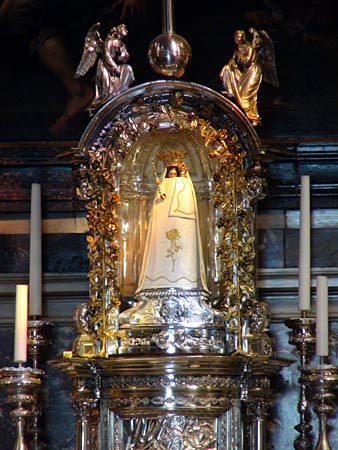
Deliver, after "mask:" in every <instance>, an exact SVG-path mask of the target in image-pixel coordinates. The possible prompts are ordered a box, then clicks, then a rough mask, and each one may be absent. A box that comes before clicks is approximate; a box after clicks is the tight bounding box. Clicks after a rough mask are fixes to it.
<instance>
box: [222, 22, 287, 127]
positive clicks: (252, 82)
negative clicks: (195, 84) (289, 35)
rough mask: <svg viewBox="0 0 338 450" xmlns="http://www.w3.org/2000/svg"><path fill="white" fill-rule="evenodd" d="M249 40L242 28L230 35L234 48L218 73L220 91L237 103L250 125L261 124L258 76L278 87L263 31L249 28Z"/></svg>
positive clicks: (272, 61) (270, 47) (270, 42)
mask: <svg viewBox="0 0 338 450" xmlns="http://www.w3.org/2000/svg"><path fill="white" fill-rule="evenodd" d="M249 32H250V34H251V35H252V40H251V41H249V40H248V39H247V37H246V34H245V32H244V31H243V30H236V31H235V34H234V42H235V46H236V48H235V51H234V54H233V56H232V57H231V59H230V60H229V62H228V64H226V65H225V66H224V67H223V68H222V70H221V72H220V79H221V81H222V83H223V86H224V92H223V93H224V94H229V95H230V96H231V97H232V98H234V99H235V101H236V103H237V104H238V105H239V106H241V108H242V109H243V110H244V112H245V114H246V116H247V117H248V119H249V120H250V121H251V123H252V125H253V126H256V125H260V124H261V117H260V116H259V113H258V109H257V93H258V90H259V87H260V85H261V82H262V79H263V80H264V81H266V82H268V83H270V84H272V85H273V86H275V87H278V86H279V82H278V77H277V72H276V66H275V53H274V47H273V43H272V41H271V39H270V37H269V35H268V34H267V33H266V32H265V31H264V30H260V31H259V32H258V31H257V30H256V29H254V28H250V30H249Z"/></svg>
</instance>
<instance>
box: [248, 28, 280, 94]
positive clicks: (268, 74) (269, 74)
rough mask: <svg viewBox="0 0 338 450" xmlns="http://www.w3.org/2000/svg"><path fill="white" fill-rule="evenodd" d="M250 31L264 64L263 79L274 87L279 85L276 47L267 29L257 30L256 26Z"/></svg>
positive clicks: (262, 64)
mask: <svg viewBox="0 0 338 450" xmlns="http://www.w3.org/2000/svg"><path fill="white" fill-rule="evenodd" d="M249 31H250V33H251V34H252V45H253V46H254V47H255V49H256V52H257V55H258V58H259V62H260V64H261V66H262V71H263V80H264V81H266V82H267V83H269V84H271V85H272V86H274V87H279V86H280V85H279V80H278V75H277V69H276V59H275V48H274V45H273V42H272V39H271V38H270V36H269V35H268V33H267V32H266V31H265V30H259V31H257V30H256V29H255V28H250V30H249Z"/></svg>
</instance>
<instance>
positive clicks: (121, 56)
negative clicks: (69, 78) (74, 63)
mask: <svg viewBox="0 0 338 450" xmlns="http://www.w3.org/2000/svg"><path fill="white" fill-rule="evenodd" d="M99 29H100V22H97V23H95V24H94V25H92V26H91V27H90V29H89V30H88V32H87V35H86V38H85V44H84V49H83V53H82V57H81V61H80V63H79V65H78V67H77V69H76V72H75V78H79V77H82V76H84V75H85V74H86V73H87V72H88V71H89V69H91V68H92V67H93V66H94V64H95V62H96V60H97V58H98V57H99V59H98V62H97V67H96V76H95V97H94V99H93V101H92V103H91V104H90V106H89V107H88V109H89V111H90V110H95V109H98V108H100V107H101V106H103V105H104V104H105V103H106V102H107V101H108V100H110V99H111V98H112V97H115V96H116V95H118V94H119V93H121V92H123V91H124V90H126V89H127V88H128V87H129V86H130V84H131V83H133V81H134V80H135V78H134V72H133V69H132V67H131V66H130V65H129V64H126V63H127V62H128V61H129V53H128V51H127V47H126V46H125V44H124V43H123V42H122V39H123V38H124V37H126V36H127V34H128V31H127V28H126V26H125V25H124V24H121V25H117V26H116V27H113V28H111V30H110V32H109V33H108V35H107V37H106V39H105V40H104V41H103V40H102V39H101V36H100V32H99Z"/></svg>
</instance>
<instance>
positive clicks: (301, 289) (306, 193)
mask: <svg viewBox="0 0 338 450" xmlns="http://www.w3.org/2000/svg"><path fill="white" fill-rule="evenodd" d="M310 228H311V214H310V177H309V176H308V175H303V176H302V177H301V195H300V224H299V280H298V302H299V304H298V306H299V309H300V310H302V311H307V310H309V309H310V308H311V306H310V300H311V237H310Z"/></svg>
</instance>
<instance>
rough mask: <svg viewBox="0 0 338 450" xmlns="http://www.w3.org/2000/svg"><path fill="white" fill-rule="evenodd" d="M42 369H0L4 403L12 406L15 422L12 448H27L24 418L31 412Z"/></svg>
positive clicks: (22, 449)
mask: <svg viewBox="0 0 338 450" xmlns="http://www.w3.org/2000/svg"><path fill="white" fill-rule="evenodd" d="M41 375H42V371H41V370H38V369H32V368H31V367H22V366H21V365H20V366H19V367H4V368H2V369H0V388H1V389H3V390H4V391H5V392H6V393H7V398H6V403H12V404H13V405H14V408H13V409H12V411H11V412H10V416H11V417H12V418H13V419H14V421H15V424H16V441H15V445H14V450H28V447H27V445H26V442H25V435H24V434H25V420H26V418H28V417H30V416H31V414H32V409H31V405H32V404H34V402H35V399H36V395H37V392H38V391H39V389H40V385H41Z"/></svg>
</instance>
